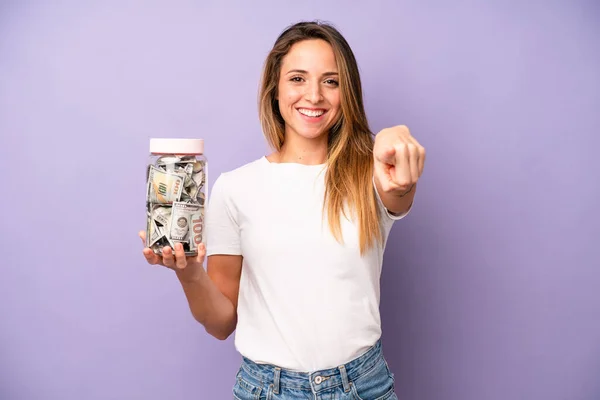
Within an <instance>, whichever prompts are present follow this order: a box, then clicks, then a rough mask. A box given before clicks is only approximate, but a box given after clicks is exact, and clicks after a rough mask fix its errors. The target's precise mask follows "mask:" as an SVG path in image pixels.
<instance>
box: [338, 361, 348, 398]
mask: <svg viewBox="0 0 600 400" xmlns="http://www.w3.org/2000/svg"><path fill="white" fill-rule="evenodd" d="M338 369H339V370H340V375H341V376H342V384H343V385H344V392H345V393H348V392H349V391H350V383H349V382H348V373H347V372H346V367H345V366H344V365H340V366H339V367H338Z"/></svg>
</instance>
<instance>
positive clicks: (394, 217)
mask: <svg viewBox="0 0 600 400" xmlns="http://www.w3.org/2000/svg"><path fill="white" fill-rule="evenodd" d="M373 190H374V191H375V197H377V203H378V204H379V208H380V210H382V212H383V214H384V216H386V217H387V218H388V219H390V220H392V221H398V220H401V219H402V218H404V217H406V216H407V215H408V214H409V213H410V210H412V207H413V204H414V203H411V205H410V207H409V208H408V210H406V212H404V213H402V214H394V213H392V212H390V210H388V209H387V208H386V207H385V205H384V204H383V200H381V196H379V192H378V191H377V185H375V176H373Z"/></svg>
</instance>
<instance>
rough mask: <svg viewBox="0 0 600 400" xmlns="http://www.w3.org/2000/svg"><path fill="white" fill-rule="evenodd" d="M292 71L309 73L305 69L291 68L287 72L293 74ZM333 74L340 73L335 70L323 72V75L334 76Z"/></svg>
mask: <svg viewBox="0 0 600 400" xmlns="http://www.w3.org/2000/svg"><path fill="white" fill-rule="evenodd" d="M291 73H296V74H308V71H305V70H303V69H291V70H289V71H288V72H287V74H291ZM332 75H339V74H338V73H337V72H335V71H330V72H325V73H323V75H322V76H332Z"/></svg>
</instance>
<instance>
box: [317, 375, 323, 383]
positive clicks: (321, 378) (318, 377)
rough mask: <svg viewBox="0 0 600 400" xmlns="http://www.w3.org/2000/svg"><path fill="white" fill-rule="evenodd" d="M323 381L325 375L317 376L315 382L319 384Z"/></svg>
mask: <svg viewBox="0 0 600 400" xmlns="http://www.w3.org/2000/svg"><path fill="white" fill-rule="evenodd" d="M321 382H323V377H322V376H317V377H316V378H315V383H316V384H317V385H319V384H320V383H321Z"/></svg>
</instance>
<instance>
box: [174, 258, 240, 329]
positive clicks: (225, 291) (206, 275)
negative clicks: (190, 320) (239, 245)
mask: <svg viewBox="0 0 600 400" xmlns="http://www.w3.org/2000/svg"><path fill="white" fill-rule="evenodd" d="M198 272H199V273H198V274H196V275H197V276H195V277H194V279H185V278H184V277H182V275H181V274H179V272H178V273H177V277H178V278H179V281H180V282H181V286H182V287H183V291H184V293H185V296H186V298H187V301H188V304H189V306H190V311H191V312H192V315H193V316H194V318H195V319H196V321H198V322H200V323H201V324H202V325H203V326H204V329H206V332H207V333H209V334H210V335H212V336H214V337H216V338H217V339H219V340H225V339H227V338H228V337H229V335H231V334H232V333H233V331H235V327H236V325H237V304H238V294H239V289H240V277H241V274H242V256H239V255H220V254H215V255H211V256H209V257H208V265H207V271H205V270H204V268H199V269H198Z"/></svg>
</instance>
